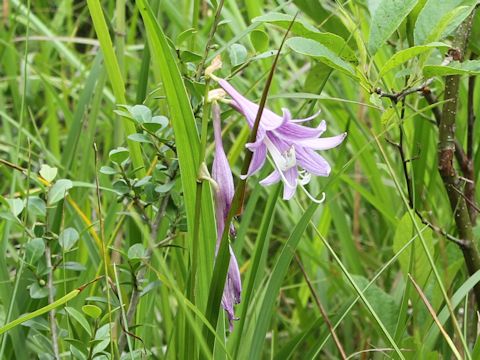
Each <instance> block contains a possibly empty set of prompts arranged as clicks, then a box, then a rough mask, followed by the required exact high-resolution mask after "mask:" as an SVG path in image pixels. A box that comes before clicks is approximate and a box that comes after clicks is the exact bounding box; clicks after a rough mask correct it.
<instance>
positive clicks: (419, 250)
mask: <svg viewBox="0 0 480 360" xmlns="http://www.w3.org/2000/svg"><path fill="white" fill-rule="evenodd" d="M416 221H417V223H418V224H419V226H420V225H421V221H420V220H419V219H418V218H416ZM413 237H417V231H416V229H415V227H414V225H413V223H412V219H411V217H410V214H409V213H408V212H407V213H405V214H404V215H403V216H402V218H401V220H400V222H399V223H398V225H397V229H396V231H395V236H394V237H393V251H394V252H395V253H398V251H399V250H400V249H401V248H402V247H403V246H404V245H405V244H406V243H408V242H409V241H410V240H411V239H412V238H413ZM423 237H424V239H425V241H426V244H427V245H428V249H429V251H430V253H431V254H433V253H434V244H433V237H432V230H431V229H429V228H428V229H426V230H424V231H423ZM416 240H417V241H415V240H414V241H413V242H412V244H411V245H410V247H409V248H408V249H406V250H404V251H403V252H402V253H401V254H400V256H399V257H398V262H399V263H400V268H401V269H402V272H403V274H404V276H405V278H406V276H407V274H408V273H412V274H414V278H415V279H416V281H417V282H418V284H419V285H420V286H423V285H424V284H425V283H426V281H427V279H428V276H429V275H430V273H431V268H430V266H429V262H428V258H427V255H426V254H425V251H424V249H423V247H422V246H421V244H420V239H418V238H417V239H416ZM412 251H413V253H412ZM412 256H413V258H411V257H412Z"/></svg>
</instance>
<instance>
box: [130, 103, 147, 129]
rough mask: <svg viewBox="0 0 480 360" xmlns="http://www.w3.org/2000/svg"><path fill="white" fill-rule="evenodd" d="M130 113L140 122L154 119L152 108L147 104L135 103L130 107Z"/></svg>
mask: <svg viewBox="0 0 480 360" xmlns="http://www.w3.org/2000/svg"><path fill="white" fill-rule="evenodd" d="M129 110H130V113H131V114H132V117H133V119H134V120H136V121H137V122H139V123H140V124H142V123H144V122H145V121H150V120H151V119H152V110H150V109H149V108H148V107H146V106H145V105H134V106H132V107H131V108H130V109H129Z"/></svg>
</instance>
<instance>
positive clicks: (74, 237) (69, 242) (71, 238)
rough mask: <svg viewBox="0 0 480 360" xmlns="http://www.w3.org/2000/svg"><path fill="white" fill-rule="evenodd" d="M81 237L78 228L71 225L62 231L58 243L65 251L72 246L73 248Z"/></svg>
mask: <svg viewBox="0 0 480 360" xmlns="http://www.w3.org/2000/svg"><path fill="white" fill-rule="evenodd" d="M79 238H80V235H79V234H78V232H77V230H75V229H74V228H71V227H69V228H66V229H65V230H63V231H62V233H61V234H60V236H59V237H58V243H59V244H60V246H61V247H62V248H63V250H64V251H69V250H70V249H71V248H73V246H74V245H75V243H76V242H77V241H78V239H79Z"/></svg>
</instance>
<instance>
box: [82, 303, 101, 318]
mask: <svg viewBox="0 0 480 360" xmlns="http://www.w3.org/2000/svg"><path fill="white" fill-rule="evenodd" d="M82 311H83V312H84V313H85V314H87V315H88V316H90V317H91V318H93V319H98V318H99V317H100V316H101V315H102V309H100V308H99V307H98V306H95V305H83V306H82Z"/></svg>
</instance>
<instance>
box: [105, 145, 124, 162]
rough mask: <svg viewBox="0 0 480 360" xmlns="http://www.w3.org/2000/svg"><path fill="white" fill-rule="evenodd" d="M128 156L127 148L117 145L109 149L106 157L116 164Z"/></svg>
mask: <svg viewBox="0 0 480 360" xmlns="http://www.w3.org/2000/svg"><path fill="white" fill-rule="evenodd" d="M128 156H129V152H128V149H127V148H124V147H118V148H116V149H113V150H110V152H109V153H108V157H109V158H110V160H112V161H113V162H115V163H117V164H121V163H122V162H124V161H125V160H127V158H128Z"/></svg>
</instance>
